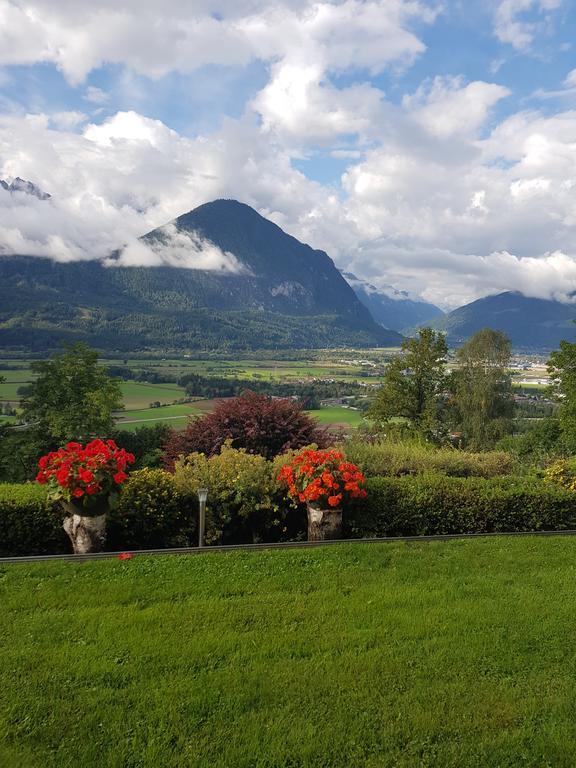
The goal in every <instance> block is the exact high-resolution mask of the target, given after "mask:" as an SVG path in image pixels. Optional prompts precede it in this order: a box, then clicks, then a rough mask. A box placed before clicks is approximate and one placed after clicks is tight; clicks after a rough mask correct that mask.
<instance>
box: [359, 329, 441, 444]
mask: <svg viewBox="0 0 576 768" xmlns="http://www.w3.org/2000/svg"><path fill="white" fill-rule="evenodd" d="M447 354H448V348H447V346H446V339H445V337H444V335H443V334H442V333H439V332H437V331H434V330H432V328H423V329H421V330H420V331H419V332H418V336H417V337H416V338H414V339H407V340H406V341H405V342H404V343H403V344H402V352H401V353H400V355H398V357H395V358H394V359H393V360H392V361H391V362H390V364H389V365H388V368H387V369H386V374H385V377H384V383H383V385H382V387H381V389H380V390H379V392H378V394H377V396H376V398H375V401H374V404H373V406H372V408H371V410H370V412H369V416H370V417H371V418H372V419H374V420H375V421H377V422H380V423H387V422H390V420H391V419H393V418H397V417H403V418H405V419H408V420H409V422H410V423H411V424H412V425H413V426H414V427H415V429H416V430H417V431H418V432H420V433H421V434H423V435H426V436H430V435H433V434H434V433H435V432H436V430H437V428H438V425H439V418H440V408H441V402H442V391H443V387H444V382H445V370H446V356H447Z"/></svg>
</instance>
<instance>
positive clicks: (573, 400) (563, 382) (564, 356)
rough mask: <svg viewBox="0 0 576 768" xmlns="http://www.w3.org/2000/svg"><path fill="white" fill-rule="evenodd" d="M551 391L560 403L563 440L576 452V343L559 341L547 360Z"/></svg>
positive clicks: (559, 414)
mask: <svg viewBox="0 0 576 768" xmlns="http://www.w3.org/2000/svg"><path fill="white" fill-rule="evenodd" d="M548 373H549V375H550V381H551V391H552V394H553V395H554V396H555V397H556V399H557V400H558V402H559V403H560V409H559V413H558V417H559V420H560V427H561V430H562V436H563V442H564V443H565V445H566V446H567V448H568V449H569V450H570V451H571V452H572V453H573V452H576V344H571V343H569V342H568V341H561V342H560V348H559V349H557V350H556V351H554V352H552V354H551V355H550V359H549V360H548Z"/></svg>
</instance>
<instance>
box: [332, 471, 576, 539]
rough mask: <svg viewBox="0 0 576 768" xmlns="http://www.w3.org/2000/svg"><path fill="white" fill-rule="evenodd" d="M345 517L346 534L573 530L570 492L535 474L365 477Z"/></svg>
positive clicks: (575, 503)
mask: <svg viewBox="0 0 576 768" xmlns="http://www.w3.org/2000/svg"><path fill="white" fill-rule="evenodd" d="M366 490H367V491H368V496H367V498H366V499H365V500H364V501H363V502H362V503H361V504H359V503H358V504H356V505H354V507H352V508H351V509H350V510H348V513H347V514H346V515H345V526H346V534H347V535H349V536H352V537H359V538H362V537H366V538H371V537H379V536H426V535H435V534H456V533H495V532H504V531H540V530H566V529H570V528H576V493H574V492H573V491H568V490H566V489H564V488H560V487H557V486H555V485H552V484H551V483H546V482H543V481H542V480H538V479H537V478H493V479H490V480H487V479H483V478H476V477H471V478H457V477H445V476H439V475H420V476H415V477H411V476H406V477H400V478H395V477H378V478H369V479H368V480H367V482H366Z"/></svg>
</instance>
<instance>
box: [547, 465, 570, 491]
mask: <svg viewBox="0 0 576 768" xmlns="http://www.w3.org/2000/svg"><path fill="white" fill-rule="evenodd" d="M544 477H545V478H546V480H548V482H551V483H556V484H557V485H561V486H562V487H563V488H568V489H569V490H570V491H576V461H575V460H574V459H559V460H558V461H555V462H554V463H553V464H551V465H550V466H549V467H548V468H547V469H546V471H545V473H544Z"/></svg>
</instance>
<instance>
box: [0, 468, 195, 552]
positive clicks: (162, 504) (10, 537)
mask: <svg viewBox="0 0 576 768" xmlns="http://www.w3.org/2000/svg"><path fill="white" fill-rule="evenodd" d="M122 490H123V493H122V496H121V497H120V504H119V506H118V507H117V508H116V509H114V510H112V512H111V513H110V516H109V520H108V530H107V549H108V550H111V551H114V550H124V549H149V548H158V549H165V548H167V547H181V546H190V545H195V544H196V535H197V534H196V528H197V520H198V500H197V499H196V498H187V497H185V496H184V495H182V494H181V493H179V492H178V491H177V489H176V488H175V486H174V478H173V476H172V475H171V474H169V473H168V472H165V471H164V470H162V469H144V470H140V471H137V472H133V473H132V474H131V475H130V479H129V480H128V481H127V483H126V484H125V485H124V487H123V489H122ZM62 520H63V513H62V511H61V510H60V508H59V505H58V504H53V503H50V502H49V501H48V499H47V493H46V488H43V487H42V486H40V485H35V484H33V483H28V484H25V485H17V484H11V483H6V484H0V557H18V556H19V555H58V554H67V553H70V552H71V551H72V548H71V545H70V540H69V539H68V536H67V535H66V534H65V533H64V530H63V529H62Z"/></svg>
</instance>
